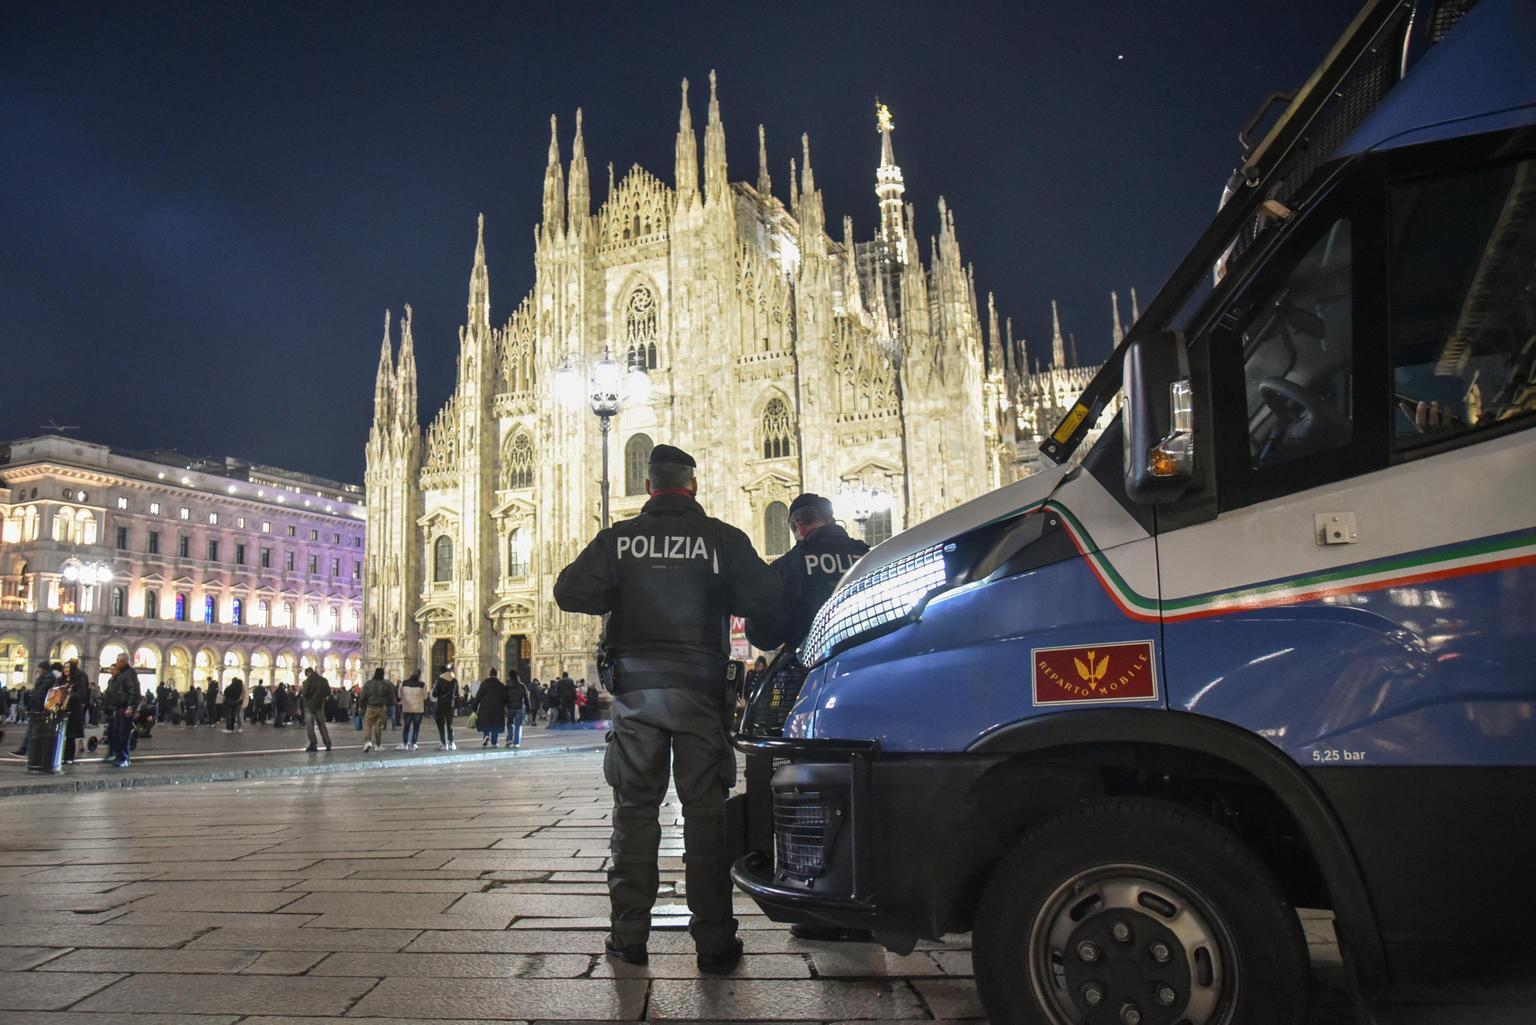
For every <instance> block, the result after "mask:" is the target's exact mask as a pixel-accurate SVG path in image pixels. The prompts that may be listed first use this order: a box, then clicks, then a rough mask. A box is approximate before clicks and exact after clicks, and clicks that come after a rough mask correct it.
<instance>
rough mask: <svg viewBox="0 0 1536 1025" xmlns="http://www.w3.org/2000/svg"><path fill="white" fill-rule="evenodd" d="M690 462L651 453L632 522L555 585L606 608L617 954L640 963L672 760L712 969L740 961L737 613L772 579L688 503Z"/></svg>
mask: <svg viewBox="0 0 1536 1025" xmlns="http://www.w3.org/2000/svg"><path fill="white" fill-rule="evenodd" d="M694 469H695V463H694V460H693V457H692V456H690V455H688V453H686V452H684V451H682V450H681V449H678V448H674V447H673V446H671V445H657V446H656V447H655V448H654V449H652V450H651V459H650V467H649V476H648V477H647V479H646V482H645V488H646V492H647V493H648V494H649V495H650V496H651V498H650V500H649V501H648V502H646V503H645V507H644V508H643V509H641V510H640V515H639V516H636V517H634V518H633V519H629V520H625V521H623V522H622V523H618V524H615V525H614V526H612V527H609V528H607V529H606V530H603V531H601V532H599V533H598V535H597V537H596V538H594V539H593V540H592V542H591V544H589V545H587V547H586V549H585V550H583V551H582V553H581V554H580V555H578V556H577V557H576V560H575V561H574V562H572V563H571V564H570V565H569V566H567V567H566V568H565V569H564V570H562V571H561V572H560V576H559V579H557V580H556V581H555V602H556V603H557V604H558V605H559V606H560V607H561V608H562V609H564V610H565V611H567V612H584V613H588V614H590V615H606V616H607V617H608V620H607V624H606V626H605V628H604V636H603V652H602V655H603V659H604V663H605V669H604V674H605V680H606V679H607V677H608V676H609V674H611V679H612V682H611V685H610V686H611V689H612V690H613V691H614V702H613V731H612V733H611V734H610V735H609V738H608V741H609V742H608V748H607V751H606V753H605V755H604V758H603V774H604V776H605V777H606V779H607V780H608V784H609V785H610V786H611V787H613V841H612V846H611V850H612V852H613V860H612V862H611V864H610V867H609V869H608V894H609V899H610V901H611V904H612V931H611V933H610V935H609V936H608V939H607V942H606V944H605V946H606V947H607V951H608V954H609V956H612V957H617V958H620V959H622V960H624V961H626V962H628V963H630V964H644V963H645V962H646V939H647V937H648V936H649V934H650V929H651V908H652V906H653V905H654V904H655V902H656V887H657V882H658V870H657V865H656V855H657V849H658V847H659V846H660V843H661V826H660V824H659V821H658V815H659V811H660V807H661V802H662V799H663V798H664V797H665V796H666V792H667V763H668V760H669V755H670V760H671V763H672V775H673V780H674V781H675V783H676V786H677V795H678V798H679V799H680V800H681V801H682V805H683V843H684V846H685V847H686V850H687V854H686V859H685V860H686V865H687V869H686V872H687V875H686V878H687V884H688V910H689V911H690V912H692V919H691V921H690V923H689V932H690V933H692V935H693V942H694V946H695V947H696V948H697V950H698V965H699V969H700V970H701V971H705V972H720V973H723V972H729V971H730V970H731V969H732V968H733V967H735V965H736V962H737V961H739V960H740V959H741V949H742V948H741V941H740V940H739V939H737V938H736V919H735V918H734V917H733V916H732V914H731V879H730V866H729V865H728V864H727V862H726V850H725V796H726V793H727V791H729V789H730V788H731V787H732V786H733V785H734V784H735V781H736V759H735V755H734V753H733V751H732V748H731V745H730V740H729V738H728V736H727V732H726V717H727V715H728V708H727V705H726V684H725V667H726V661H727V657H728V655H729V652H730V639H729V628H730V617H731V616H732V615H737V616H748V617H751V616H761V615H765V614H767V613H770V612H771V611H772V609H773V607H774V603H775V600H776V599H777V597H778V582H777V580H776V578H775V577H774V575H773V573H772V572H771V571H770V570H769V569H768V567H767V565H766V564H764V563H763V561H762V560H761V559H760V558H758V555H757V552H756V551H755V550H754V549H753V547H752V542H751V541H750V540H748V538H747V536H746V535H745V534H743V533H742V532H741V531H740V530H737V529H736V528H735V527H732V526H730V525H729V524H727V523H723V522H721V521H720V520H717V519H714V518H712V517H710V516H706V515H705V513H704V510H703V508H702V507H701V506H700V505H699V503H698V502H697V501H695V500H694V495H695V493H696V492H697V491H698V479H697V477H695V475H694Z"/></svg>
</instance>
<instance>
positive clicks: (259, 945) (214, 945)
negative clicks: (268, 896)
mask: <svg viewBox="0 0 1536 1025" xmlns="http://www.w3.org/2000/svg"><path fill="white" fill-rule="evenodd" d="M136 931H137V930H135V932H136ZM415 936H416V930H415V929H214V930H212V931H211V932H209V933H206V934H205V935H202V936H199V937H198V938H197V939H196V940H194V941H192V942H191V943H189V944H187V946H188V948H189V949H192V950H323V951H327V952H331V951H340V950H349V951H357V950H378V951H386V952H393V951H397V950H400V949H401V948H403V947H404V946H405V945H406V944H407V943H409V942H411V940H412V938H414V937H415Z"/></svg>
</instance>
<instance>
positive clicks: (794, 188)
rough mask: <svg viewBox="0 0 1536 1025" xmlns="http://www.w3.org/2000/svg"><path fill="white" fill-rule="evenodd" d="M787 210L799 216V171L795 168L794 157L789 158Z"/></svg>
mask: <svg viewBox="0 0 1536 1025" xmlns="http://www.w3.org/2000/svg"><path fill="white" fill-rule="evenodd" d="M789 212H790V213H792V214H794V215H795V216H796V217H799V216H800V172H799V171H798V170H797V169H796V168H795V158H794V157H790V158H789Z"/></svg>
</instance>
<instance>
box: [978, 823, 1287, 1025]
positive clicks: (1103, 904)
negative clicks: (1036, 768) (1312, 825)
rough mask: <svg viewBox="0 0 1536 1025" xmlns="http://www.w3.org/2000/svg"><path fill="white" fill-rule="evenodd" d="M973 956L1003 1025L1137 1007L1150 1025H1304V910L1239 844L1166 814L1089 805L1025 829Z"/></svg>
mask: <svg viewBox="0 0 1536 1025" xmlns="http://www.w3.org/2000/svg"><path fill="white" fill-rule="evenodd" d="M1170 926H1176V927H1177V928H1178V930H1179V931H1178V933H1177V934H1175V933H1174V932H1173V930H1172V929H1171V928H1170ZM1122 937H1126V938H1122ZM973 943H974V947H975V949H974V951H973V958H974V961H975V969H976V986H977V989H978V991H979V992H980V995H981V1002H982V1005H983V1006H984V1007H985V1008H986V1011H987V1015H988V1017H989V1018H990V1019H991V1020H992V1021H993V1022H994V1023H996V1025H1005V1023H1006V1025H1071V1023H1076V1022H1081V1021H1084V1020H1091V1021H1094V1022H1097V1021H1099V1020H1100V1019H1101V1018H1102V1019H1103V1020H1105V1021H1120V1020H1122V1008H1123V1007H1124V1006H1125V1004H1127V1003H1131V1004H1134V1005H1135V1006H1136V1009H1137V1012H1138V1015H1139V1018H1140V1020H1141V1021H1142V1022H1144V1023H1146V1025H1158V1023H1161V1022H1181V1021H1185V1020H1188V1021H1189V1022H1191V1025H1231V1023H1241V1025H1300V1023H1302V1022H1305V1021H1306V1020H1307V1003H1308V988H1309V975H1310V965H1309V961H1308V957H1307V946H1306V941H1305V939H1304V938H1303V936H1302V932H1301V923H1300V922H1299V920H1298V919H1297V917H1296V911H1295V909H1294V908H1293V907H1291V905H1290V904H1289V903H1288V902H1287V901H1286V899H1285V897H1284V895H1283V894H1282V893H1281V892H1280V887H1279V886H1278V884H1276V882H1275V880H1274V877H1273V876H1271V875H1270V873H1269V871H1268V870H1267V869H1266V868H1265V867H1264V865H1263V864H1262V863H1261V862H1260V861H1259V860H1258V858H1257V857H1255V856H1254V854H1253V853H1252V852H1251V851H1250V850H1249V849H1248V848H1247V847H1246V846H1244V845H1243V843H1242V842H1241V841H1239V840H1238V839H1237V837H1236V836H1234V835H1233V834H1231V833H1230V832H1228V831H1227V830H1225V829H1223V828H1221V827H1220V826H1218V825H1216V824H1215V823H1214V822H1211V821H1210V820H1209V819H1206V818H1204V817H1201V816H1199V815H1196V814H1194V813H1192V812H1190V811H1188V810H1186V809H1184V808H1182V807H1180V806H1179V805H1176V804H1172V803H1169V802H1165V801H1156V800H1148V799H1145V798H1131V797H1117V798H1105V799H1100V800H1094V801H1086V802H1083V803H1081V804H1079V805H1076V806H1074V807H1073V808H1072V809H1070V810H1068V811H1066V812H1063V813H1062V814H1060V815H1058V816H1055V817H1053V818H1050V819H1047V820H1046V821H1044V822H1041V823H1040V824H1039V825H1036V826H1033V827H1031V828H1030V829H1028V830H1027V831H1026V832H1025V834H1024V837H1023V839H1022V840H1021V841H1020V842H1019V844H1018V846H1017V847H1015V848H1014V850H1013V851H1012V853H1010V854H1009V855H1008V856H1006V857H1005V858H1004V859H1003V860H1002V861H1001V862H999V863H998V865H997V867H996V868H995V869H994V870H993V872H992V875H991V877H990V878H989V880H988V882H987V885H986V888H985V890H984V892H983V894H982V899H981V903H980V909H979V911H978V912H977V917H976V925H975V935H974V936H973ZM1155 958H1160V959H1161V960H1155ZM1165 986H1166V987H1169V989H1171V990H1172V992H1173V1001H1174V1002H1173V1003H1172V1005H1171V1006H1170V1005H1167V1004H1162V1003H1159V993H1160V991H1162V987H1165ZM1095 989H1096V991H1097V995H1098V1003H1097V1004H1096V1005H1094V1006H1090V1005H1089V1004H1088V1003H1087V1002H1086V1001H1088V1000H1090V999H1091V998H1092V997H1093V996H1094V992H1095ZM1161 997H1162V998H1163V999H1166V998H1167V997H1168V993H1167V991H1162V992H1161Z"/></svg>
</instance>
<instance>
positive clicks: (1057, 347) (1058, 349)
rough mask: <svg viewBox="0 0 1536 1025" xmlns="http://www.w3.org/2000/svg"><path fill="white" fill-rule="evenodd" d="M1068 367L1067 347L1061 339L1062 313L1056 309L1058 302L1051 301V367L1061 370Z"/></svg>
mask: <svg viewBox="0 0 1536 1025" xmlns="http://www.w3.org/2000/svg"><path fill="white" fill-rule="evenodd" d="M1066 365H1067V345H1066V342H1065V340H1064V339H1063V338H1062V337H1061V312H1060V311H1059V310H1057V309H1056V300H1055V299H1052V300H1051V366H1052V367H1054V368H1056V369H1058V370H1059V369H1061V368H1062V367H1064V366H1066Z"/></svg>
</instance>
